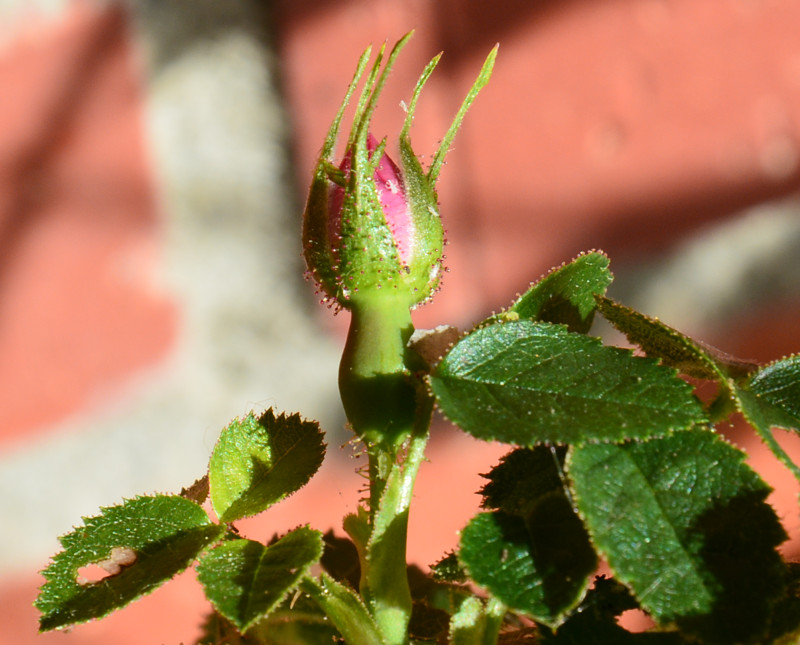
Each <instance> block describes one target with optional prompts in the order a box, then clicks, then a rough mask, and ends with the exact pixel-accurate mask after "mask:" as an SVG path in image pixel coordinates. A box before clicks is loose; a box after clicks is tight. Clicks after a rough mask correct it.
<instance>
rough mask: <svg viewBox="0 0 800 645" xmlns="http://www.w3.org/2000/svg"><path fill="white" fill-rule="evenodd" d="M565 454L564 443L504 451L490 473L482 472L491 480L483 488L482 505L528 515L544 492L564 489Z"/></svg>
mask: <svg viewBox="0 0 800 645" xmlns="http://www.w3.org/2000/svg"><path fill="white" fill-rule="evenodd" d="M566 454H567V450H566V448H565V447H563V446H536V447H535V448H517V449H516V450H513V451H511V452H510V453H508V454H507V455H504V456H503V458H502V459H501V461H500V463H499V464H498V465H497V466H495V467H494V468H492V471H491V472H490V473H489V474H488V475H482V476H483V477H485V478H486V479H488V480H489V483H488V484H486V485H485V486H484V487H483V488H482V489H481V495H483V502H482V503H481V506H482V507H483V508H494V509H498V510H503V511H505V512H506V513H511V514H512V515H527V514H528V513H529V512H530V511H531V510H532V508H533V507H534V506H535V505H536V503H537V502H538V501H539V499H540V498H541V497H542V496H544V495H546V494H548V493H553V492H559V491H560V492H562V493H563V491H564V482H563V478H562V467H563V464H564V457H566Z"/></svg>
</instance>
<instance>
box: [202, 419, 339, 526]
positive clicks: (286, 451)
mask: <svg viewBox="0 0 800 645" xmlns="http://www.w3.org/2000/svg"><path fill="white" fill-rule="evenodd" d="M324 455H325V444H324V443H323V441H322V431H321V430H320V428H319V425H318V424H317V423H315V422H311V421H304V420H303V419H301V418H300V416H299V415H297V414H293V415H291V416H286V415H284V414H281V415H280V416H278V417H276V416H275V415H274V414H273V413H272V410H267V411H266V412H265V413H264V414H263V415H261V416H260V417H258V418H257V417H256V416H255V415H254V414H253V413H252V412H251V413H250V414H248V415H247V416H246V417H245V418H244V419H236V420H235V421H233V422H232V423H231V424H230V425H229V426H228V427H227V428H225V429H224V430H223V431H222V433H221V434H220V437H219V441H218V442H217V445H216V446H215V448H214V452H213V454H212V455H211V462H210V464H209V468H208V470H209V481H210V485H211V503H212V505H213V507H214V511H215V512H216V513H217V515H218V516H219V518H220V520H221V521H222V522H232V521H234V520H238V519H240V518H242V517H248V516H250V515H255V514H257V513H260V512H261V511H263V510H265V509H267V508H269V507H270V506H272V505H273V504H275V503H276V502H278V501H280V500H281V499H283V498H284V497H286V496H287V495H291V494H292V493H294V492H295V491H296V490H298V489H299V488H302V487H303V486H305V484H306V483H308V480H309V479H311V477H312V476H313V475H314V473H316V472H317V469H318V468H319V467H320V465H321V464H322V459H323V457H324Z"/></svg>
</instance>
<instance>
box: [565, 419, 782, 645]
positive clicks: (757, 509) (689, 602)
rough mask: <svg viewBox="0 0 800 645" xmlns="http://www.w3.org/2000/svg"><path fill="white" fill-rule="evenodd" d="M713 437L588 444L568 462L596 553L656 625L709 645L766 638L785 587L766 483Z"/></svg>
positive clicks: (695, 433)
mask: <svg viewBox="0 0 800 645" xmlns="http://www.w3.org/2000/svg"><path fill="white" fill-rule="evenodd" d="M744 457H745V455H744V454H743V453H742V452H740V451H739V450H737V449H736V448H734V447H733V446H731V445H729V444H727V443H725V441H723V440H722V439H721V438H719V437H718V436H717V435H715V434H714V433H713V432H711V431H701V430H695V431H692V432H679V433H675V434H674V435H672V436H668V437H663V438H660V439H653V440H650V441H646V442H642V443H631V444H626V445H621V446H620V445H612V444H586V445H584V446H580V447H574V448H573V449H572V450H571V452H570V455H569V457H568V459H567V466H568V473H569V476H570V478H571V480H572V482H573V486H574V493H575V495H574V497H575V501H576V503H577V505H578V508H579V511H580V513H581V514H582V515H583V517H584V521H585V522H586V525H587V527H588V529H589V532H590V534H591V535H592V539H593V542H594V544H595V547H596V548H597V549H598V552H599V553H600V554H601V555H602V556H604V557H605V558H606V560H607V561H608V563H609V565H610V566H611V567H612V569H613V570H614V571H615V572H616V575H617V576H618V578H619V579H620V580H621V581H622V582H623V583H625V584H626V585H627V586H628V587H630V589H631V590H632V591H633V593H634V594H635V595H636V597H637V598H638V600H639V602H640V603H641V605H642V607H643V608H644V609H646V610H647V611H648V612H649V613H650V614H651V615H652V616H653V618H654V619H655V620H657V621H658V622H659V623H662V624H665V623H669V622H672V621H676V622H677V624H678V625H679V626H680V627H681V628H682V630H686V631H688V632H691V633H695V634H697V635H698V636H700V637H701V638H703V639H705V640H707V641H708V642H723V643H728V642H762V641H760V640H759V639H760V638H761V637H763V633H764V630H765V629H766V628H767V626H768V624H769V620H770V615H771V612H772V606H773V603H774V601H775V599H776V598H777V597H779V596H780V595H781V593H782V590H783V579H784V568H783V564H782V562H781V559H780V557H779V555H778V553H777V552H776V550H775V547H776V546H777V545H778V544H780V543H781V542H782V541H783V540H784V539H785V538H786V535H785V533H784V531H783V529H782V527H781V525H780V523H779V522H778V519H777V517H776V516H775V513H774V511H773V510H772V508H771V507H770V506H768V505H767V504H766V503H765V502H764V499H765V498H766V496H767V494H768V493H769V492H770V489H769V487H768V486H767V485H766V484H765V483H764V482H763V481H762V480H761V478H760V477H758V475H757V474H756V473H754V472H753V471H752V470H751V469H750V468H749V467H747V466H746V465H745V464H744Z"/></svg>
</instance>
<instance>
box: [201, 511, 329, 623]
mask: <svg viewBox="0 0 800 645" xmlns="http://www.w3.org/2000/svg"><path fill="white" fill-rule="evenodd" d="M321 555H322V534H321V533H319V531H314V530H311V529H309V528H308V527H305V526H304V527H300V528H298V529H295V530H294V531H292V532H291V533H287V534H286V535H285V536H283V537H282V538H281V539H280V540H278V541H277V542H275V543H274V544H272V545H270V546H264V545H263V544H261V543H260V542H255V541H253V540H245V539H235V540H230V541H228V542H224V543H223V544H220V545H219V546H218V547H216V548H215V549H213V550H211V551H209V552H208V553H207V554H206V555H205V556H203V558H202V559H201V560H200V562H199V563H198V565H197V574H198V579H199V580H200V583H201V584H202V585H203V589H204V590H205V593H206V596H207V597H208V599H209V600H210V601H211V603H212V604H213V605H214V607H215V609H216V610H217V611H218V612H219V613H220V614H222V615H223V616H225V618H227V619H228V620H230V621H231V622H232V623H233V624H234V625H236V628H237V629H238V630H239V631H241V632H246V631H247V630H248V629H249V628H250V627H251V626H252V625H253V624H254V623H255V622H256V621H258V620H259V619H261V618H263V617H264V616H266V615H267V614H269V612H270V611H272V610H273V609H274V608H275V607H276V606H277V605H278V604H279V603H280V602H281V601H282V600H283V599H284V598H285V597H286V596H287V594H289V593H290V592H291V591H292V590H294V589H296V588H297V586H298V585H299V583H300V581H301V580H302V578H303V576H305V575H306V573H308V570H309V568H310V567H311V566H312V565H313V564H316V563H317V562H319V559H320V557H321Z"/></svg>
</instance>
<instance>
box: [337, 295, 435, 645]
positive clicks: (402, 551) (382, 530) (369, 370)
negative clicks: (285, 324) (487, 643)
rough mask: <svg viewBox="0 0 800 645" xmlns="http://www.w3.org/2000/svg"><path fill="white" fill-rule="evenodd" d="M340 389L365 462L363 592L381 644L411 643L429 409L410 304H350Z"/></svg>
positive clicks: (388, 299) (385, 297)
mask: <svg viewBox="0 0 800 645" xmlns="http://www.w3.org/2000/svg"><path fill="white" fill-rule="evenodd" d="M352 304H353V306H352V309H351V312H352V318H351V322H350V331H349V333H348V336H347V343H346V345H345V350H344V354H343V356H342V362H341V366H340V369H339V390H340V392H341V395H342V403H343V404H344V408H345V412H346V413H347V417H348V420H349V422H350V425H351V426H352V428H353V430H354V431H355V432H356V434H358V435H359V436H360V437H361V438H362V439H363V440H364V441H365V443H366V445H367V454H368V456H369V476H370V495H369V505H370V508H369V528H368V532H367V533H368V537H367V538H366V543H362V544H361V548H360V549H359V551H360V554H361V593H362V596H363V597H364V600H365V601H366V603H367V606H368V607H369V609H370V612H371V614H372V616H373V618H374V619H375V623H376V624H377V626H378V628H379V629H380V631H381V634H382V636H383V639H384V642H385V643H386V645H403V644H404V643H407V642H408V622H409V619H410V617H411V604H412V603H411V591H410V589H409V584H408V575H407V563H406V542H407V536H408V514H409V506H410V504H411V496H412V492H413V489H414V482H415V480H416V477H417V472H418V471H419V466H420V464H421V463H422V460H423V459H424V457H425V446H426V444H427V440H428V429H429V426H430V418H431V412H432V409H433V405H432V402H431V400H430V397H429V395H428V394H427V391H426V390H425V388H424V387H423V386H422V385H421V384H418V385H416V386H415V384H414V382H413V380H412V377H411V375H410V371H409V370H408V369H407V356H408V353H407V352H408V350H407V344H408V339H409V338H410V336H411V333H412V331H413V326H412V324H411V314H410V312H409V307H408V302H407V301H405V300H403V299H401V298H397V299H393V298H391V297H390V296H388V295H387V294H385V293H383V294H381V297H380V298H378V297H373V298H370V299H368V300H360V301H358V302H356V303H352Z"/></svg>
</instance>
